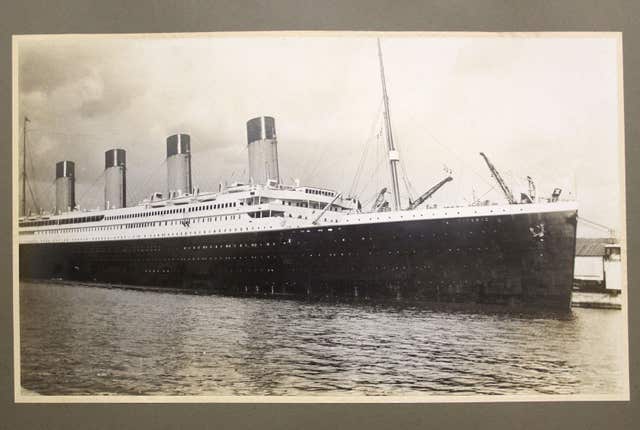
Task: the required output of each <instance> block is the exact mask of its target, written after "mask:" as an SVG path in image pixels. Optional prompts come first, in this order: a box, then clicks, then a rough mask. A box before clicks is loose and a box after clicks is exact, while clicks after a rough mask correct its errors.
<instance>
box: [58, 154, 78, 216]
mask: <svg viewBox="0 0 640 430" xmlns="http://www.w3.org/2000/svg"><path fill="white" fill-rule="evenodd" d="M75 170H76V169H75V164H74V162H73V161H59V162H57V163H56V213H61V212H69V211H72V210H73V209H74V208H75V207H76V172H75Z"/></svg>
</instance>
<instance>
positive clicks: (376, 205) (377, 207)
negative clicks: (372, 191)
mask: <svg viewBox="0 0 640 430" xmlns="http://www.w3.org/2000/svg"><path fill="white" fill-rule="evenodd" d="M386 193H387V187H384V188H383V189H381V190H380V192H378V196H377V197H376V200H375V201H374V202H373V206H371V212H380V211H381V210H382V208H383V205H384V203H385V200H384V195H385V194H386Z"/></svg>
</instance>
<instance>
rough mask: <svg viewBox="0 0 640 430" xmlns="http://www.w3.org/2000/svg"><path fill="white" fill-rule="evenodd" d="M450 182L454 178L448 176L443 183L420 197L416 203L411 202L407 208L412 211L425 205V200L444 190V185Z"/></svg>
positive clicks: (439, 183)
mask: <svg viewBox="0 0 640 430" xmlns="http://www.w3.org/2000/svg"><path fill="white" fill-rule="evenodd" d="M450 181H453V178H452V177H451V176H447V177H446V178H444V179H443V180H442V181H440V182H438V183H437V184H435V185H434V186H433V187H431V188H429V189H428V190H427V191H426V192H425V193H424V194H422V195H421V196H420V197H418V198H417V199H416V201H415V202H409V207H408V208H407V210H408V211H410V210H413V209H415V208H417V207H418V206H420V205H421V204H422V203H424V201H425V200H427V199H428V198H429V197H431V196H432V195H434V194H435V193H436V191H438V190H439V189H440V188H442V187H443V185H444V184H446V183H447V182H450Z"/></svg>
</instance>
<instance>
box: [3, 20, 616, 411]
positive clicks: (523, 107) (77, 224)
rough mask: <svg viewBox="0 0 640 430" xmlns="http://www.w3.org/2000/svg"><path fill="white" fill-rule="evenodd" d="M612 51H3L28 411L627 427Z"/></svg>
mask: <svg viewBox="0 0 640 430" xmlns="http://www.w3.org/2000/svg"><path fill="white" fill-rule="evenodd" d="M622 43H623V41H622V36H621V34H620V33H596V32H594V33H385V32H317V33H315V32H272V33H270V32H266V33H208V34H202V33H198V34H135V35H134V34H131V35H46V36H45V35H42V36H35V35H32V36H14V40H13V60H14V63H13V73H14V80H13V85H14V88H13V90H14V130H13V131H14V133H13V136H14V160H13V161H14V201H15V205H14V206H15V211H14V213H15V219H14V250H15V252H14V267H16V268H17V271H16V274H15V280H14V310H15V311H16V322H17V324H16V325H15V327H14V328H15V338H16V343H15V358H16V366H15V381H16V392H15V397H16V401H18V402H47V401H66V400H69V401H80V402H82V401H103V402H110V401H138V400H139V399H148V400H145V401H154V399H155V400H160V399H161V400H162V401H181V400H185V399H188V400H190V401H203V402H207V401H211V402H215V401H227V402H228V401H265V402H270V401H273V402H276V401H292V402H295V401H312V402H313V401H336V402H337V401H365V402H367V401H424V402H442V401H513V400H519V401H524V400H550V401H551V400H628V399H629V375H628V373H629V372H628V346H627V344H628V339H627V313H628V309H627V277H626V248H625V242H626V226H625V218H624V209H625V201H624V198H625V190H624V127H623V117H624V103H623V97H622V88H623V82H622V79H623V76H622Z"/></svg>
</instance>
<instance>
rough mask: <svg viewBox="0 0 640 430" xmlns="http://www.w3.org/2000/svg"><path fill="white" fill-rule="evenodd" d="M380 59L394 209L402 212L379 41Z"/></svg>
mask: <svg viewBox="0 0 640 430" xmlns="http://www.w3.org/2000/svg"><path fill="white" fill-rule="evenodd" d="M378 58H379V59H380V78H381V80H382V99H383V101H384V120H385V129H386V132H387V133H386V134H387V147H388V148H389V164H390V166H391V191H392V193H393V209H394V210H396V211H397V210H400V186H399V185H398V167H397V164H398V161H400V154H398V151H397V150H396V147H395V145H394V144H393V133H392V132H391V115H390V114H389V97H388V96H387V83H386V81H385V79H384V64H383V63H382V48H381V46H380V39H378Z"/></svg>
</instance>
